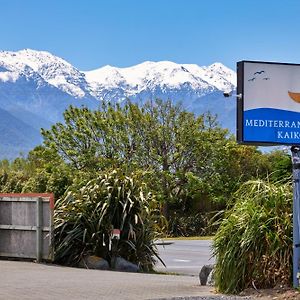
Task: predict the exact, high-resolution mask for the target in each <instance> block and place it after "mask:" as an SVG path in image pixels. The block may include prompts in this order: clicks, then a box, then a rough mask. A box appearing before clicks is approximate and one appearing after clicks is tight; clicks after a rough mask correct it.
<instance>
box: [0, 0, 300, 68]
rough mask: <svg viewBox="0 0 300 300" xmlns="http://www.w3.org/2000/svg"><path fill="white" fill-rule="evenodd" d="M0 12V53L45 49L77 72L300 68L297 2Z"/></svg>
mask: <svg viewBox="0 0 300 300" xmlns="http://www.w3.org/2000/svg"><path fill="white" fill-rule="evenodd" d="M0 8H1V29H0V32H1V34H0V49H1V50H20V49H24V48H31V49H36V50H46V51H49V52H51V53H53V54H55V55H58V56H60V57H62V58H64V59H66V60H67V61H69V62H70V63H72V64H73V65H74V66H75V67H77V68H78V69H80V70H91V69H95V68H98V67H101V66H103V65H107V64H109V65H113V66H117V67H126V66H131V65H134V64H137V63H140V62H143V61H146V60H153V61H159V60H170V61H174V62H177V63H196V64H199V65H209V64H211V63H213V62H216V61H218V62H222V63H224V64H225V65H227V66H228V67H230V68H235V65H236V62H237V61H239V60H243V59H247V60H264V61H282V62H293V63H300V22H299V19H300V0H285V1H283V0H273V1H269V0H260V1H259V0H251V1H249V0H240V1H238V0H144V1H143V0H105V1H104V0H103V1H102V0H0Z"/></svg>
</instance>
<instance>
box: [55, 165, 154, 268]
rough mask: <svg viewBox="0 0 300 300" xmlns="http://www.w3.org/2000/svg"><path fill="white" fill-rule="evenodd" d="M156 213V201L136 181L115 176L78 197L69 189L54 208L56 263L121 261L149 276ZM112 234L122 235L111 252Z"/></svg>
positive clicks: (103, 178) (98, 181)
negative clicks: (92, 258)
mask: <svg viewBox="0 0 300 300" xmlns="http://www.w3.org/2000/svg"><path fill="white" fill-rule="evenodd" d="M157 209H158V207H157V201H156V200H155V197H154V196H153V195H152V194H151V193H150V192H149V191H148V190H147V187H146V186H145V185H144V184H143V183H141V182H140V181H139V179H138V178H136V176H134V175H133V177H129V176H125V175H123V174H122V173H121V172H117V171H113V172H111V173H109V174H102V175H99V176H98V177H97V178H95V179H93V180H91V181H89V182H88V183H87V184H86V185H84V186H83V187H82V188H81V189H80V190H78V191H76V189H74V188H73V190H72V191H69V192H68V193H67V194H66V195H65V196H64V197H63V198H61V199H60V200H59V201H58V202H57V203H56V207H55V215H54V218H55V219H54V224H55V234H54V246H55V259H56V261H58V262H60V263H64V264H69V265H76V264H77V263H78V262H79V261H80V259H81V258H82V257H83V256H85V255H87V254H92V255H97V256H100V257H103V258H105V259H107V260H108V261H109V262H110V261H111V259H112V257H113V256H121V257H123V258H125V259H127V260H129V261H131V262H133V263H136V264H138V265H139V266H140V268H141V269H142V270H145V271H149V270H152V268H153V264H154V262H155V258H158V259H159V257H158V255H157V251H156V247H155V245H154V240H155V238H156V231H155V214H156V212H157ZM112 228H117V229H120V230H121V238H120V240H119V241H117V242H116V244H114V249H112V248H111V247H110V240H109V236H110V234H111V230H112ZM113 251H114V252H113Z"/></svg>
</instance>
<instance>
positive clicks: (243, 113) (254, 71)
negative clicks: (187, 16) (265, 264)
mask: <svg viewBox="0 0 300 300" xmlns="http://www.w3.org/2000/svg"><path fill="white" fill-rule="evenodd" d="M237 75H238V85H237V93H238V94H239V95H241V99H239V98H238V102H237V140H238V142H239V143H241V144H246V145H256V146H268V145H270V146H271V145H290V146H292V147H291V152H292V162H293V179H294V185H293V188H294V198H293V285H294V287H295V288H296V287H299V277H300V228H299V226H300V65H299V64H287V63H273V62H257V61H241V62H238V63H237Z"/></svg>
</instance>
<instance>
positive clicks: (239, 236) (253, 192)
mask: <svg viewBox="0 0 300 300" xmlns="http://www.w3.org/2000/svg"><path fill="white" fill-rule="evenodd" d="M292 198H293V197H292V192H291V185H290V184H288V183H286V184H281V183H270V182H265V181H262V180H256V181H249V182H247V183H245V184H243V185H242V186H241V188H240V189H239V190H238V191H237V192H236V194H235V197H234V200H235V205H234V206H233V208H232V209H231V210H229V211H227V212H226V213H225V218H224V220H223V221H222V223H221V226H220V228H219V230H218V231H217V234H216V236H215V239H214V243H213V248H214V255H215V256H216V269H215V279H216V285H217V288H218V289H219V291H220V292H224V293H238V292H240V291H241V290H243V289H244V288H247V287H249V286H251V285H252V284H254V285H255V286H256V287H258V288H267V287H274V286H275V285H276V284H290V282H291V275H292V272H291V271H292V270H291V269H292V267H291V266H292Z"/></svg>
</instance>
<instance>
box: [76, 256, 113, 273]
mask: <svg viewBox="0 0 300 300" xmlns="http://www.w3.org/2000/svg"><path fill="white" fill-rule="evenodd" d="M79 267H80V268H86V269H97V270H108V269H109V264H108V262H107V261H106V260H105V259H103V258H101V257H99V256H96V255H87V256H85V257H84V258H83V259H82V260H81V261H80V263H79Z"/></svg>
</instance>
